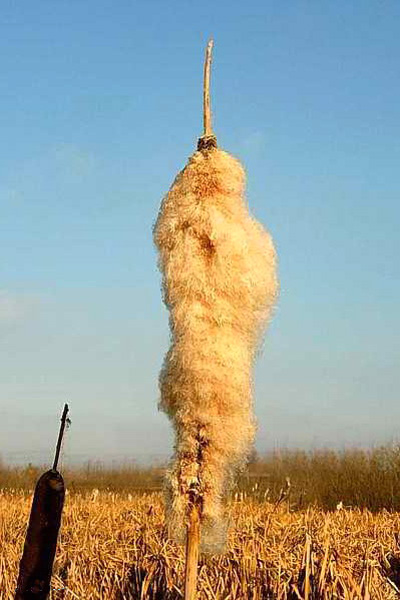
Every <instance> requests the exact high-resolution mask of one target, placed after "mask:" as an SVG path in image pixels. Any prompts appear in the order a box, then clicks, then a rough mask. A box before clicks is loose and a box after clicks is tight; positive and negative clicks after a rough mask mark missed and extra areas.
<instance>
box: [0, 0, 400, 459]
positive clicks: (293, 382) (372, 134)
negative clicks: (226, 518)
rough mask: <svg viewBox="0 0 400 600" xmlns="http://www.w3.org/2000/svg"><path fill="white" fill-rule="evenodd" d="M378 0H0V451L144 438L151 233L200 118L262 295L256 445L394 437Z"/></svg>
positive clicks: (150, 386)
mask: <svg viewBox="0 0 400 600" xmlns="http://www.w3.org/2000/svg"><path fill="white" fill-rule="evenodd" d="M399 21H400V4H399V3H398V2H395V1H392V2H390V1H388V2H385V3H383V2H380V1H379V2H378V1H373V0H371V1H369V2H361V1H358V2H357V1H355V2H351V3H349V2H345V1H342V0H340V1H338V2H334V3H333V2H328V1H325V0H319V1H318V2H317V1H307V2H305V1H295V2H271V1H262V2H261V1H260V2H259V1H254V2H251V1H250V2H247V3H244V2H237V1H230V2H226V1H221V2H211V1H209V0H205V1H204V2H202V3H192V2H177V1H173V0H172V1H171V2H152V1H149V2H128V1H127V0H121V1H120V2H118V3H114V2H110V1H108V2H105V1H103V0H96V1H94V0H86V1H85V2H78V1H77V0H76V1H75V0H73V1H70V0H69V1H64V0H58V1H57V2H46V1H40V2H27V1H22V2H18V3H16V2H11V1H7V0H6V1H5V2H4V3H3V4H2V11H1V15H0V65H1V73H2V77H1V80H0V88H1V93H0V121H1V131H2V136H1V142H0V207H1V221H0V227H1V235H0V256H1V261H0V344H1V346H0V365H1V366H0V372H1V377H0V454H2V455H3V456H4V457H5V458H6V459H8V460H25V459H28V458H31V459H33V460H36V457H39V456H40V457H41V458H42V457H43V456H46V453H47V452H48V451H50V453H52V449H53V445H54V441H55V437H56V433H57V429H58V422H59V416H60V414H61V411H62V406H63V403H64V402H65V401H68V402H69V404H70V409H71V415H70V416H71V419H72V427H71V429H70V431H69V432H68V438H67V441H66V444H65V458H64V460H65V461H69V460H70V461H72V460H75V459H76V460H78V458H82V459H84V458H85V459H86V458H94V457H101V458H102V459H104V458H109V459H111V458H116V457H133V458H137V459H138V460H139V459H140V460H142V459H146V458H147V459H149V458H151V457H153V458H157V457H162V456H168V454H169V453H170V451H171V448H172V433H171V427H170V425H169V423H168V421H167V418H166V417H165V415H164V414H162V413H159V412H158V411H157V400H158V388H157V377H158V372H159V369H160V366H161V362H162V359H163V355H164V353H165V351H166V350H167V347H168V314H167V312H166V310H165V308H164V307H163V305H162V301H161V294H160V275H159V273H158V271H157V267H156V253H155V249H154V247H153V243H152V237H151V227H152V224H153V222H154V220H155V218H156V216H157V212H158V209H159V204H160V201H161V198H162V196H163V195H164V194H165V193H166V192H167V191H168V188H169V187H170V185H171V183H172V181H173V179H174V177H175V175H176V174H177V172H178V171H179V170H180V169H181V168H183V166H184V165H185V163H186V161H187V158H188V157H189V156H190V154H191V153H192V152H193V151H194V149H195V146H196V142H197V138H198V137H199V135H201V133H202V131H201V128H202V118H201V102H202V95H201V93H202V92H201V86H202V69H203V55H204V48H205V44H206V42H207V39H208V37H209V36H210V35H212V36H214V40H215V47H214V62H213V74H212V108H213V114H214V128H215V132H216V134H217V137H218V141H219V145H220V146H221V147H222V148H224V149H225V150H227V151H229V152H231V153H232V154H234V155H235V156H237V157H238V158H239V159H240V160H241V161H242V162H243V164H244V165H245V167H246V170H247V173H248V188H247V194H248V200H249V206H250V209H251V211H252V213H253V214H254V215H255V216H256V218H257V219H258V220H259V221H261V222H262V223H263V224H264V225H265V226H266V227H267V228H268V230H269V231H270V232H271V234H272V236H273V238H274V241H275V244H276V247H277V251H278V256H279V276H280V281H281V295H280V300H279V304H278V307H277V310H276V314H275V318H274V321H273V323H272V325H271V327H270V328H269V330H268V333H267V335H266V338H265V342H264V346H263V352H262V354H261V356H260V358H259V360H258V362H257V365H256V367H255V411H256V415H257V417H258V422H259V431H258V435H257V442H256V447H257V449H258V450H259V451H261V452H262V451H264V450H266V449H268V448H271V447H276V446H279V447H281V446H291V447H302V448H310V447H316V446H334V447H344V446H351V445H354V444H356V445H357V444H360V445H369V444H377V443H381V442H384V441H391V440H395V439H398V437H399V435H398V428H399V425H398V424H399V423H400V402H399V383H400V382H399V369H398V362H399V354H400V352H399V351H400V343H399V339H400V331H399V330H400V327H399V315H398V307H399V301H400V283H399V282H400V278H399V274H400V273H399V271H400V267H399V260H398V257H399V234H398V231H399V225H400V208H399V192H400V183H399V175H398V173H399V166H398V165H399V162H400V146H399V139H400V105H399V95H400V89H399V88H400V84H399V81H400V78H399V69H400V67H399V64H400V38H399V36H398V30H399V29H398V28H399Z"/></svg>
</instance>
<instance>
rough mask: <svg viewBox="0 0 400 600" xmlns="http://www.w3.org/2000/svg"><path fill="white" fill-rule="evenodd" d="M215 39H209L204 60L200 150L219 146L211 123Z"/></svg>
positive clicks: (198, 147) (198, 146)
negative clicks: (211, 86) (211, 79)
mask: <svg viewBox="0 0 400 600" xmlns="http://www.w3.org/2000/svg"><path fill="white" fill-rule="evenodd" d="M213 46H214V40H212V39H211V40H209V42H208V44H207V48H206V57H205V61H204V80H203V129H204V133H203V135H202V136H201V138H200V139H199V141H198V145H197V149H198V150H208V149H210V148H216V147H217V138H216V137H215V135H214V133H213V129H212V123H211V101H210V76H211V58H212V49H213Z"/></svg>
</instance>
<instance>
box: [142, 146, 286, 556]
mask: <svg viewBox="0 0 400 600" xmlns="http://www.w3.org/2000/svg"><path fill="white" fill-rule="evenodd" d="M206 138H207V139H206ZM207 142H210V143H207ZM199 148H200V150H197V151H196V152H195V153H194V154H193V156H191V157H190V159H189V162H188V164H187V165H186V167H185V168H184V169H183V171H181V173H179V175H178V176H177V177H176V179H175V181H174V183H173V185H172V187H171V189H170V190H169V192H168V194H167V195H166V196H165V198H164V199H163V201H162V204H161V208H160V212H159V214H158V218H157V221H156V223H155V226H154V231H153V235H154V242H155V245H156V247H157V249H158V252H159V263H158V264H159V268H160V270H161V271H162V274H163V297H164V302H165V304H166V306H167V307H168V309H169V312H170V329H171V346H170V348H169V350H168V352H167V354H166V356H165V359H164V364H163V367H162V370H161V373H160V379H159V384H160V391H161V400H160V403H159V407H160V408H161V409H162V410H163V411H165V412H166V413H167V415H168V417H169V418H170V420H171V421H172V423H173V426H174V429H175V455H174V459H173V462H172V464H171V467H170V469H169V471H168V473H167V512H168V524H169V533H170V535H171V537H173V538H174V539H175V540H176V541H178V542H183V540H184V534H185V524H186V519H187V510H188V499H189V497H190V494H191V492H193V490H195V491H196V495H197V497H198V499H199V501H200V515H201V524H202V549H203V550H205V551H221V550H222V549H223V547H224V543H225V537H226V535H225V534H226V528H227V521H226V515H225V510H224V503H223V500H224V497H225V496H226V493H227V491H228V490H229V488H230V486H231V485H232V483H233V481H234V476H235V475H236V474H237V472H238V471H239V470H240V469H241V468H242V467H243V466H244V465H245V463H246V461H247V458H248V455H249V452H250V450H251V447H252V443H253V440H254V435H255V429H256V423H255V419H254V416H253V410H252V388H253V385H252V368H253V363H254V359H255V356H256V351H257V348H258V347H259V343H260V341H261V337H262V333H263V331H264V328H265V325H266V323H267V322H268V319H269V317H270V315H271V311H272V308H273V305H274V303H275V300H276V295H277V289H278V283H277V277H276V255H275V250H274V246H273V243H272V240H271V237H270V235H269V234H268V233H267V232H266V231H265V230H264V228H263V227H262V226H261V225H260V223H258V222H257V221H256V220H255V219H254V218H253V217H252V216H251V215H250V214H249V210H248V206H247V203H246V200H245V197H244V186H245V172H244V169H243V167H242V166H241V164H240V163H239V161H238V160H236V159H235V158H233V157H232V156H231V155H229V154H228V153H227V152H224V151H222V150H220V149H217V148H216V143H215V138H214V141H213V139H212V136H211V137H210V136H203V138H200V140H199Z"/></svg>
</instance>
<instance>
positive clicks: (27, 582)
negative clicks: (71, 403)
mask: <svg viewBox="0 0 400 600" xmlns="http://www.w3.org/2000/svg"><path fill="white" fill-rule="evenodd" d="M67 412H68V405H67V404H66V405H65V406H64V411H63V415H62V417H61V427H60V433H59V437H58V442H57V449H56V456H55V459H54V464H53V468H52V469H50V470H49V471H46V472H45V473H43V475H42V476H41V477H40V478H39V480H38V482H37V484H36V487H35V493H34V496H33V502H32V508H31V513H30V518H29V525H28V530H27V533H26V537H25V544H24V550H23V554H22V558H21V561H20V565H19V575H18V581H17V588H16V594H15V600H33V599H36V600H46V598H47V597H48V595H49V592H50V581H51V574H52V570H53V562H54V557H55V554H56V549H57V537H58V532H59V529H60V524H61V514H62V509H63V506H64V497H65V486H64V480H63V477H62V475H61V474H60V473H59V472H58V471H57V463H58V458H59V453H60V448H61V441H62V436H63V433H64V427H65V423H66V422H69V421H68V419H67Z"/></svg>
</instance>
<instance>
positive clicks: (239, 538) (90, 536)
mask: <svg viewBox="0 0 400 600" xmlns="http://www.w3.org/2000/svg"><path fill="white" fill-rule="evenodd" d="M257 491H258V490H254V492H253V493H248V494H247V495H246V497H245V496H244V494H237V495H236V499H235V496H234V497H233V498H232V499H231V500H230V502H229V503H228V514H229V521H230V527H229V535H228V542H227V549H226V553H225V554H223V555H222V554H221V555H201V558H200V565H199V578H198V590H199V592H198V599H199V600H206V599H207V600H208V599H209V600H236V599H237V600H239V599H240V600H242V599H243V600H245V599H246V600H267V599H270V600H278V599H279V600H284V599H290V600H294V599H304V600H306V599H307V600H320V599H321V600H325V599H328V598H329V599H330V598H332V599H342V598H343V599H352V600H361V599H362V600H367V599H368V600H370V599H376V600H380V599H382V600H383V599H385V600H390V599H395V598H397V597H398V595H397V592H396V590H395V586H396V585H397V586H400V561H399V560H398V558H397V557H398V556H399V555H400V548H399V547H398V544H397V535H398V532H399V528H400V515H399V514H398V513H390V512H388V511H386V510H383V511H380V512H378V513H375V514H373V513H371V512H370V511H368V510H366V509H359V508H357V509H345V508H343V509H340V508H339V509H335V510H334V511H323V510H321V509H318V508H310V507H309V508H308V509H306V510H291V509H290V506H289V505H288V503H287V502H286V501H285V500H283V501H281V502H280V503H278V502H275V503H274V504H273V503H270V502H263V501H261V500H260V498H259V497H257ZM30 503H31V495H30V494H29V493H27V492H26V491H23V490H7V491H4V490H0V600H12V598H13V589H14V587H15V582H16V576H17V570H18V561H19V558H20V553H21V550H22V545H23V539H24V534H25V530H26V525H27V519H28V515H29V509H30ZM53 573H54V575H53V580H52V586H53V589H52V592H51V595H50V600H56V599H57V600H58V599H61V598H65V599H67V600H69V599H73V598H79V599H80V600H89V599H93V600H97V599H99V600H100V599H107V600H128V599H129V600H130V599H132V600H133V599H135V600H137V599H140V600H161V599H165V600H177V599H179V598H182V597H183V594H182V590H183V575H184V551H183V549H182V547H181V546H179V545H176V544H174V543H173V542H172V541H171V540H170V539H169V538H168V537H167V528H166V523H165V517H164V505H163V496H162V493H161V492H157V493H150V494H146V493H145V494H139V493H134V492H133V493H131V492H124V493H117V492H112V491H108V492H107V491H96V490H92V491H91V492H90V493H87V492H85V493H76V492H72V493H69V494H67V498H66V502H65V509H64V514H63V523H62V528H61V534H60V538H59V547H58V550H57V556H56V561H55V565H54V571H53Z"/></svg>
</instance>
